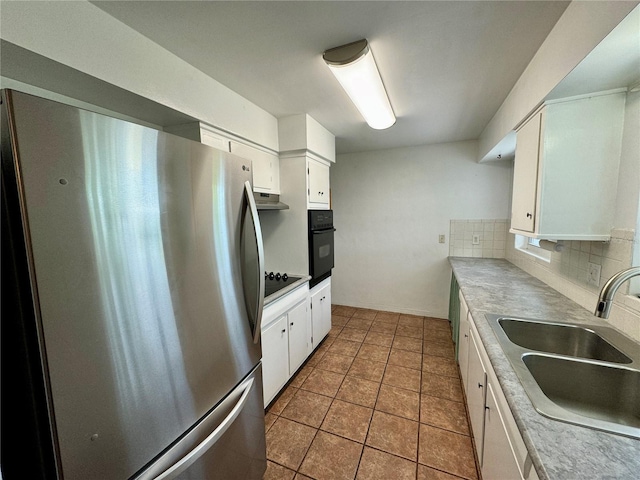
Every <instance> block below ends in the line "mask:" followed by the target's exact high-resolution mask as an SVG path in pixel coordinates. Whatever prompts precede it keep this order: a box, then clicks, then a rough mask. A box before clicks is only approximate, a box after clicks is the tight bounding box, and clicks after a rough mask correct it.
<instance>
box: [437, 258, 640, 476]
mask: <svg viewBox="0 0 640 480" xmlns="http://www.w3.org/2000/svg"><path fill="white" fill-rule="evenodd" d="M449 262H450V264H451V266H452V268H453V272H454V274H455V276H456V279H457V280H458V284H459V285H460V290H461V292H462V294H463V296H464V299H465V301H466V302H467V304H468V307H469V310H470V311H471V314H472V316H473V320H474V322H475V324H476V326H477V329H478V333H479V334H480V337H481V340H482V343H483V344H484V346H485V349H486V351H487V354H488V356H489V359H490V361H491V365H492V367H493V369H494V370H495V373H496V376H497V377H498V381H499V382H500V386H501V387H502V390H503V392H504V395H505V397H506V399H507V402H508V404H509V407H510V408H511V411H512V413H513V416H514V418H515V420H516V424H517V425H518V428H519V430H520V434H521V435H522V438H523V440H524V443H525V445H526V446H527V449H528V450H529V454H530V456H531V459H532V461H533V465H534V467H535V469H536V472H537V473H538V476H539V477H540V480H546V479H550V480H573V479H575V480H578V479H580V480H583V479H589V480H590V479H617V480H618V479H635V478H638V472H640V440H636V439H633V438H629V437H623V436H621V435H615V434H611V433H606V432H601V431H598V430H593V429H590V428H586V427H581V426H578V425H572V424H568V423H564V422H560V421H557V420H552V419H550V418H547V417H544V416H542V415H541V414H539V413H538V412H536V410H535V409H534V408H533V405H532V404H531V401H530V400H529V397H528V396H527V394H526V392H525V391H524V388H523V387H522V385H521V384H520V381H519V380H518V377H517V376H516V373H515V371H514V370H513V368H512V367H511V364H510V363H509V360H508V358H507V357H506V355H505V354H504V352H503V351H502V348H501V347H500V344H499V343H498V340H497V338H496V336H495V335H494V333H493V330H492V328H491V326H490V325H489V323H488V322H487V320H486V318H485V314H487V313H494V314H499V315H512V316H520V317H529V318H539V319H556V320H560V321H569V322H575V323H578V324H580V323H591V324H601V325H603V326H608V327H612V325H611V324H609V323H608V322H606V321H604V320H602V319H599V318H597V317H595V316H594V315H593V313H592V312H589V311H587V310H586V309H584V308H583V307H581V306H580V305H578V304H577V303H575V302H573V301H572V300H570V299H568V298H567V297H565V296H564V295H561V294H560V293H558V292H557V291H555V290H554V289H552V288H551V287H549V286H548V285H546V284H544V283H543V282H541V281H540V280H538V279H537V278H535V277H532V276H531V275H529V274H528V273H526V272H524V271H523V270H521V269H519V268H518V267H516V266H515V265H513V264H512V263H510V262H508V261H507V260H503V259H480V258H462V257H450V258H449ZM594 307H595V305H594Z"/></svg>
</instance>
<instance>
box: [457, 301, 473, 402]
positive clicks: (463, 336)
mask: <svg viewBox="0 0 640 480" xmlns="http://www.w3.org/2000/svg"><path fill="white" fill-rule="evenodd" d="M459 298H460V328H459V329H458V364H459V365H460V376H461V378H462V385H463V386H464V389H465V392H466V391H467V376H468V365H469V344H470V340H469V309H468V308H467V302H465V301H464V297H463V296H462V293H460V294H459Z"/></svg>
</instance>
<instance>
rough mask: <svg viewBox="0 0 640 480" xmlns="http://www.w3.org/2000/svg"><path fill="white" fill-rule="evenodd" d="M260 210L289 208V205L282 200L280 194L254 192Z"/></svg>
mask: <svg viewBox="0 0 640 480" xmlns="http://www.w3.org/2000/svg"><path fill="white" fill-rule="evenodd" d="M253 198H255V200H256V207H257V208H258V210H288V209H289V205H287V204H286V203H282V202H281V201H280V195H276V194H275V193H258V192H253Z"/></svg>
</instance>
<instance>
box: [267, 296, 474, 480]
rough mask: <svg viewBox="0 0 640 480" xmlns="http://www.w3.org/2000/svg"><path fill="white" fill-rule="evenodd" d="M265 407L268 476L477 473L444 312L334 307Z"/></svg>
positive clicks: (433, 477) (429, 478)
mask: <svg viewBox="0 0 640 480" xmlns="http://www.w3.org/2000/svg"><path fill="white" fill-rule="evenodd" d="M332 325H333V327H332V329H331V332H330V333H329V335H328V336H327V338H326V339H325V341H324V342H323V343H322V344H321V345H320V347H318V349H317V350H316V352H315V353H314V354H313V355H312V356H311V357H310V358H309V360H308V361H307V362H306V364H305V365H304V366H303V367H302V368H301V369H300V371H298V373H297V374H296V375H295V376H294V377H293V379H292V380H291V382H290V383H289V385H288V386H287V387H285V389H284V390H283V391H282V392H281V394H280V395H279V397H277V398H276V400H275V401H274V402H273V403H272V404H271V405H270V406H269V408H268V409H267V413H266V417H265V423H266V430H267V459H268V463H267V471H266V473H265V476H264V479H265V480H270V479H287V480H291V479H293V478H295V479H296V480H300V479H307V478H312V479H316V480H328V479H332V480H333V479H347V480H353V479H358V480H362V479H370V480H377V479H381V480H382V479H384V480H386V479H394V480H395V479H398V480H402V479H418V480H456V479H460V478H465V479H469V480H475V479H477V478H478V473H477V467H476V462H475V458H474V453H473V447H472V443H471V438H470V431H469V426H468V422H467V416H466V410H465V406H464V403H463V402H464V399H463V394H462V389H461V384H460V378H459V376H458V368H457V365H456V363H455V359H454V346H453V342H452V341H451V329H450V327H449V322H448V321H446V320H441V319H435V318H427V317H419V316H414V315H401V314H398V313H390V312H380V311H376V310H368V309H361V308H353V307H345V306H340V305H333V306H332Z"/></svg>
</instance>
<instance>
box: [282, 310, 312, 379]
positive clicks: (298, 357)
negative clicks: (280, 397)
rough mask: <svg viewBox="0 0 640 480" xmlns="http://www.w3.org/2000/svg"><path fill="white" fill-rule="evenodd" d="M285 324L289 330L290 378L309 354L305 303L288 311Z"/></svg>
mask: <svg viewBox="0 0 640 480" xmlns="http://www.w3.org/2000/svg"><path fill="white" fill-rule="evenodd" d="M287 323H288V329H289V375H290V376H291V375H293V374H294V373H296V370H298V368H299V367H300V365H302V362H304V361H305V359H306V358H307V354H308V353H309V352H308V345H307V339H308V334H307V332H308V323H309V322H308V320H307V302H302V303H299V304H298V305H296V306H295V307H293V308H292V309H291V310H289V313H288V314H287Z"/></svg>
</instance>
